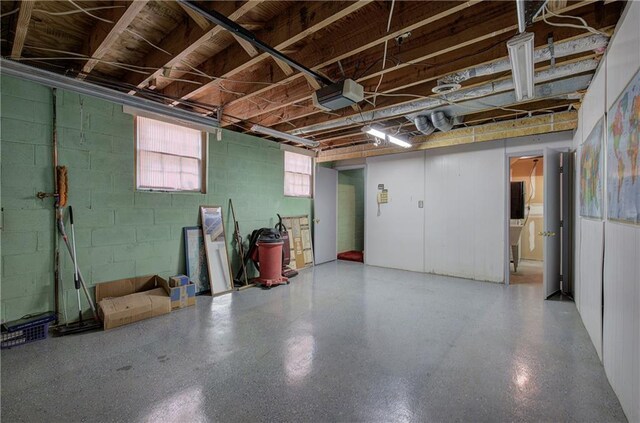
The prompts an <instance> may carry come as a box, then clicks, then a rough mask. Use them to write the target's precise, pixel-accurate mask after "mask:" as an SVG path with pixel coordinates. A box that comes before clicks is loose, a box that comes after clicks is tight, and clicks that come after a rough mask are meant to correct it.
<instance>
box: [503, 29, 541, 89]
mask: <svg viewBox="0 0 640 423" xmlns="http://www.w3.org/2000/svg"><path fill="white" fill-rule="evenodd" d="M507 49H508V50H509V60H510V62H511V72H512V74H513V86H514V88H515V91H516V99H517V100H518V101H523V100H531V99H532V98H533V97H534V96H535V92H534V87H533V34H532V33H530V32H524V33H522V34H519V35H516V36H515V37H513V38H512V39H510V40H509V41H507Z"/></svg>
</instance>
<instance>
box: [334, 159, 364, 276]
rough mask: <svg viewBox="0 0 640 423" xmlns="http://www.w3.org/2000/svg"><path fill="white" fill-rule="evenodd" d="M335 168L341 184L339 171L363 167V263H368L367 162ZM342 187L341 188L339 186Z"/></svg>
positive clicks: (337, 205)
mask: <svg viewBox="0 0 640 423" xmlns="http://www.w3.org/2000/svg"><path fill="white" fill-rule="evenodd" d="M334 169H335V170H337V171H338V185H339V184H340V174H339V172H341V171H343V170H354V169H362V178H363V182H362V184H363V185H364V187H363V188H364V204H362V207H363V208H364V210H363V212H364V222H365V225H364V230H363V231H362V248H363V249H364V251H363V252H362V264H367V248H366V247H367V229H366V228H367V224H366V222H367V207H366V203H367V198H368V197H367V164H366V163H362V164H354V165H343V166H336V167H334ZM338 189H340V188H338ZM338 207H339V204H338V200H337V199H336V222H337V221H338ZM336 231H339V229H336ZM338 236H339V234H338V235H336V243H337V242H338V241H337V238H338ZM336 249H337V245H336Z"/></svg>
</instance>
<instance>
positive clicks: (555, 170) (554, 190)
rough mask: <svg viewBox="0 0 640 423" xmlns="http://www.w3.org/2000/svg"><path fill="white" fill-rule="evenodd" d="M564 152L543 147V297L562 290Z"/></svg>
mask: <svg viewBox="0 0 640 423" xmlns="http://www.w3.org/2000/svg"><path fill="white" fill-rule="evenodd" d="M561 157H562V153H561V152H560V151H558V150H554V149H551V148H548V147H547V148H545V149H544V200H543V201H544V206H543V214H544V229H543V231H542V232H541V233H540V234H539V235H542V236H543V237H544V238H543V239H544V251H543V257H544V273H543V279H542V281H543V283H542V284H543V291H544V298H545V299H546V298H549V297H551V296H552V295H553V294H555V293H556V292H558V291H560V282H561V281H560V274H561V273H562V269H561V255H562V251H561V244H560V242H561V241H560V240H561V228H560V219H561V207H562V188H561V187H562V175H561V173H560V166H561V164H562V163H561V160H562V158H561Z"/></svg>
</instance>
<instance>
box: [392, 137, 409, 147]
mask: <svg viewBox="0 0 640 423" xmlns="http://www.w3.org/2000/svg"><path fill="white" fill-rule="evenodd" d="M387 139H388V140H389V142H391V143H393V144H395V145H399V146H400V147H404V148H409V147H411V144H410V143H408V142H406V141H404V140H402V139H400V138H398V137H395V136H393V135H389V136H387Z"/></svg>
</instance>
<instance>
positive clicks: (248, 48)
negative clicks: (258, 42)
mask: <svg viewBox="0 0 640 423" xmlns="http://www.w3.org/2000/svg"><path fill="white" fill-rule="evenodd" d="M180 4H182V3H180ZM189 10H191V9H189ZM231 35H233V39H234V40H236V42H237V43H238V44H240V47H242V49H243V50H244V51H245V52H247V54H248V55H249V57H256V56H257V55H258V54H260V52H259V51H258V50H257V49H256V48H255V47H254V46H253V45H252V44H251V43H250V42H249V41H247V40H245V39H244V38H240V37H238V36H237V35H236V34H231Z"/></svg>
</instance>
